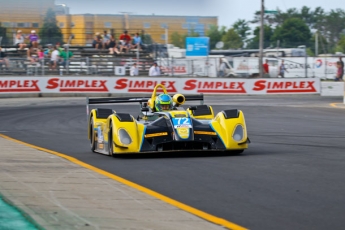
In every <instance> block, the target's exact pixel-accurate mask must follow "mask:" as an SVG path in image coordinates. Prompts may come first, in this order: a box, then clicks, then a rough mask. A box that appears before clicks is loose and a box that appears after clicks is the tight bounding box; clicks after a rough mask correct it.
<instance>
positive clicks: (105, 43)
mask: <svg viewBox="0 0 345 230" xmlns="http://www.w3.org/2000/svg"><path fill="white" fill-rule="evenodd" d="M102 42H103V49H108V48H109V42H110V36H109V34H108V33H107V31H106V30H104V32H103V36H102Z"/></svg>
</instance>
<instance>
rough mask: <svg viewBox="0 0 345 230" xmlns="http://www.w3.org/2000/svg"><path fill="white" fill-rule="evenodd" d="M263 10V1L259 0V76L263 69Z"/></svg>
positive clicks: (261, 75) (261, 74)
mask: <svg viewBox="0 0 345 230" xmlns="http://www.w3.org/2000/svg"><path fill="white" fill-rule="evenodd" d="M264 11H265V3H264V0H261V14H260V24H261V25H260V44H259V49H260V51H259V70H260V77H263V74H264V71H263V68H262V58H263V47H264Z"/></svg>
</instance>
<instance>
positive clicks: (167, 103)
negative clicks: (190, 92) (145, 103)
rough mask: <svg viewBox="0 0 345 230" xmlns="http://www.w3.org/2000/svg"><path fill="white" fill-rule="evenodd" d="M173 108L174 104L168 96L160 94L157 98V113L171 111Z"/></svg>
mask: <svg viewBox="0 0 345 230" xmlns="http://www.w3.org/2000/svg"><path fill="white" fill-rule="evenodd" d="M172 107H173V102H172V99H171V97H170V96H169V95H168V94H160V95H159V96H158V97H156V101H155V108H156V111H157V112H161V111H169V110H171V109H172Z"/></svg>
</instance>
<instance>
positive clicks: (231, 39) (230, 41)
mask: <svg viewBox="0 0 345 230" xmlns="http://www.w3.org/2000/svg"><path fill="white" fill-rule="evenodd" d="M222 41H223V42H224V49H239V48H242V47H243V42H242V38H241V36H240V35H238V34H237V33H236V31H235V29H234V28H231V29H229V30H228V31H227V32H226V33H225V34H224V35H223V36H222Z"/></svg>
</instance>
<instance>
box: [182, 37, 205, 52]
mask: <svg viewBox="0 0 345 230" xmlns="http://www.w3.org/2000/svg"><path fill="white" fill-rule="evenodd" d="M209 50H210V38H209V37H196V38H186V56H207V55H208V53H209Z"/></svg>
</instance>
